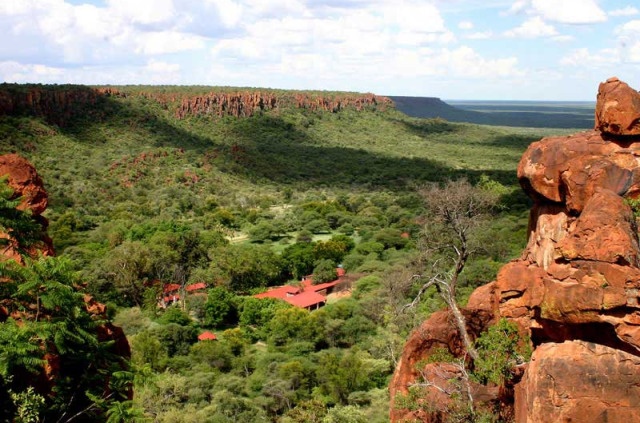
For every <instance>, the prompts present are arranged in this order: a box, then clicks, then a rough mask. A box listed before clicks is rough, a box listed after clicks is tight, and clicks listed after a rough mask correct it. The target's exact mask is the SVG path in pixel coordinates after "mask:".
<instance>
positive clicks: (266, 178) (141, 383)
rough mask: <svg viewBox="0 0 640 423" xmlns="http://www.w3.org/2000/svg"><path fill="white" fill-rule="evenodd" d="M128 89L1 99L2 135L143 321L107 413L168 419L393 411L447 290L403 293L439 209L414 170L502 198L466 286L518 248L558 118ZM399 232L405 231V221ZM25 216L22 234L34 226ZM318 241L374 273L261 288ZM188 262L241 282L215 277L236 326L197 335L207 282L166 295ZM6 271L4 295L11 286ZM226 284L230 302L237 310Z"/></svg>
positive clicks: (196, 276)
mask: <svg viewBox="0 0 640 423" xmlns="http://www.w3.org/2000/svg"><path fill="white" fill-rule="evenodd" d="M18 88H20V87H18ZM40 89H54V90H58V89H64V87H55V88H53V87H40ZM119 89H121V90H123V92H127V93H129V94H136V95H129V96H128V97H126V98H125V97H122V98H120V97H109V98H103V99H101V100H100V101H99V102H97V103H96V104H93V105H87V106H86V107H87V108H88V110H86V111H87V113H85V114H80V115H78V116H77V117H75V118H73V119H71V120H70V121H69V122H68V123H69V124H68V126H65V127H57V126H55V125H53V124H51V123H50V122H49V121H48V120H47V119H46V118H33V117H30V116H26V115H25V116H2V117H0V145H1V146H2V147H3V149H4V151H16V152H18V153H20V154H21V155H23V156H25V157H27V158H29V159H30V160H31V161H32V162H33V163H34V164H35V165H36V166H37V167H38V171H39V173H40V174H41V176H42V177H43V179H44V180H45V181H46V183H47V189H48V190H49V209H48V211H47V218H48V219H50V222H51V225H50V235H52V236H53V238H54V243H55V245H56V247H57V248H58V254H60V255H62V256H63V257H66V258H68V259H69V260H70V267H71V270H73V271H78V273H79V274H80V278H81V280H82V281H86V282H87V289H88V290H89V292H90V293H91V294H92V295H94V296H95V297H96V298H97V299H99V300H101V301H103V302H107V301H109V302H114V303H117V304H118V306H119V307H120V309H119V312H118V314H117V316H116V319H117V323H118V324H120V325H122V326H123V327H124V329H125V332H126V333H127V335H128V337H129V340H130V344H131V347H132V353H133V359H132V360H133V364H134V365H135V368H136V379H135V380H136V382H135V387H134V390H135V397H134V401H133V404H130V403H123V404H122V405H119V406H117V407H115V408H113V411H111V412H110V413H109V414H108V418H113V419H116V420H117V419H121V420H122V419H125V418H128V419H132V420H135V419H137V418H139V416H138V415H137V414H136V413H137V412H139V413H142V414H144V417H145V418H146V419H151V420H154V421H158V422H178V421H180V422H201V421H212V422H231V421H233V422H240V421H241V422H253V421H256V422H260V421H264V422H267V421H272V422H275V421H287V419H292V418H296V416H298V418H299V419H303V420H305V421H306V420H308V421H310V422H313V421H315V420H313V419H316V420H317V421H321V420H322V419H324V418H325V417H326V416H327V414H328V413H329V412H332V413H333V414H335V416H336V418H337V416H338V415H340V413H342V412H346V413H348V412H351V411H353V409H351V408H345V407H349V406H358V407H360V409H359V412H361V413H362V414H363V415H365V416H367V419H368V421H370V422H372V423H374V422H375V423H378V422H382V421H385V420H384V419H385V416H386V415H387V413H386V409H385V407H386V406H387V405H388V396H387V392H386V386H387V385H388V379H389V377H390V374H391V372H392V370H393V368H394V366H395V364H396V361H397V359H398V357H399V355H400V351H401V348H402V343H403V340H404V339H405V337H406V336H407V334H408V332H409V331H410V330H411V329H412V327H413V324H414V323H415V322H416V321H419V320H420V319H422V318H424V316H425V313H427V312H428V311H431V310H434V309H436V308H439V307H441V306H442V301H441V300H439V299H438V297H437V295H436V293H434V292H427V293H425V296H424V298H423V299H424V305H423V306H421V307H419V309H418V310H416V312H415V313H414V314H411V315H407V314H402V313H399V312H398V310H399V309H400V308H401V307H402V306H403V305H404V304H406V302H407V301H409V300H410V298H411V297H413V296H414V295H415V294H416V289H417V287H415V286H411V285H410V284H409V285H408V284H406V283H405V282H404V280H405V279H408V278H405V277H404V276H406V275H407V274H412V273H413V274H415V272H416V271H417V270H418V266H416V264H417V263H418V262H419V260H418V258H417V255H418V254H417V250H416V241H415V240H416V239H417V238H416V235H417V234H418V232H419V230H420V225H419V224H418V222H420V224H422V223H425V224H432V223H437V222H434V221H433V219H432V217H433V215H429V213H425V209H424V204H422V202H421V197H420V196H419V195H417V193H416V190H415V187H416V186H419V185H422V184H423V183H425V182H442V181H446V180H449V179H454V180H457V179H460V178H467V179H468V181H469V182H470V183H471V184H472V185H476V184H477V185H479V186H480V189H481V190H484V191H487V192H492V193H494V194H496V195H499V196H500V198H501V201H502V206H501V207H499V208H498V209H496V210H495V211H494V213H493V215H492V219H491V222H489V224H488V225H487V226H486V227H485V229H484V231H485V232H486V233H484V234H480V235H481V236H479V238H480V241H479V244H480V245H481V246H483V247H484V248H482V249H479V250H478V251H477V254H476V255H475V256H472V257H471V258H470V259H469V262H468V263H467V266H466V268H465V271H464V272H463V273H462V274H461V275H460V284H461V286H463V287H465V289H467V288H468V290H467V291H466V294H468V291H469V290H470V289H471V288H472V287H474V286H477V285H479V284H482V283H484V282H486V281H488V280H490V279H493V278H494V277H495V272H496V270H497V269H498V268H499V267H500V265H501V264H502V263H504V262H506V261H508V260H510V259H511V258H512V257H514V255H515V254H517V253H518V252H519V251H520V250H521V248H522V245H523V244H524V242H525V239H526V221H527V215H526V213H525V212H524V210H525V209H527V208H528V207H527V201H528V200H527V199H526V198H525V196H524V195H519V194H518V193H519V191H520V189H519V187H518V185H517V179H516V177H515V166H516V164H517V161H518V159H519V157H520V155H521V153H522V151H524V148H525V147H526V145H527V144H528V143H529V142H530V141H533V140H535V139H539V138H541V137H542V136H544V135H547V134H549V133H551V132H550V131H548V130H531V129H513V128H498V127H493V128H489V127H480V126H476V125H468V124H453V123H449V122H444V121H441V120H422V119H414V118H409V117H407V116H405V115H402V114H401V113H398V112H396V111H394V110H387V111H385V112H382V111H366V112H355V111H352V110H345V111H341V112H340V113H325V112H314V111H310V110H298V109H290V108H288V107H285V106H282V107H279V108H278V110H276V111H273V112H263V113H256V114H254V116H252V117H248V118H242V119H235V118H230V117H223V118H214V117H205V116H200V117H195V116H194V117H186V118H184V119H176V118H175V116H174V114H173V113H172V112H171V111H172V108H173V107H174V106H175V104H173V102H172V101H170V100H168V102H167V103H166V106H162V105H161V104H160V103H158V102H157V101H156V100H154V99H153V95H160V96H166V98H167V99H170V98H172V97H171V96H172V94H169V93H174V92H177V97H176V98H179V97H180V96H182V95H193V94H203V93H207V92H209V91H210V90H211V88H210V87H121V88H119ZM221 90H223V91H225V92H230V91H232V89H228V88H222V89H221ZM140 92H146V93H150V94H151V96H149V97H147V96H141V95H137V94H139V93H140ZM287 95H289V96H291V98H293V93H287ZM323 95H325V96H327V95H332V94H330V93H323ZM554 132H556V133H557V130H555V131H554ZM10 195H11V194H10V193H9V192H8V191H7V194H4V195H3V196H2V195H0V211H2V210H5V211H7V212H10V213H15V205H16V204H17V202H18V200H17V199H12V200H9V198H11V197H10ZM2 199H4V200H6V201H7V202H5V203H2V201H3V200H2ZM0 216H2V217H4V216H9V214H7V213H5V212H4V211H2V212H1V213H0ZM25 216H26V217H28V213H22V212H21V213H17V214H16V218H23V217H25ZM418 216H424V217H423V218H422V220H418V219H417V217H418ZM23 220H24V222H26V223H29V222H30V220H29V219H23ZM0 225H2V226H4V227H5V228H7V227H12V228H17V227H18V225H17V224H9V223H4V222H2V221H0ZM434 227H435V226H434ZM34 228H35V229H36V230H38V229H39V227H34ZM403 232H408V233H411V239H410V240H409V241H406V238H403V237H401V236H400V234H402V233H403ZM24 233H25V241H26V239H27V238H34V239H37V238H38V236H37V233H36V232H34V233H32V234H30V233H29V231H28V230H25V231H24ZM345 235H347V236H345ZM276 240H280V241H281V242H274V241H276ZM292 240H297V241H298V243H292V244H289V242H291V241H292ZM25 245H26V244H25ZM343 247H344V248H343ZM319 259H323V260H328V261H331V262H332V264H331V269H329V266H328V265H327V266H326V267H327V272H329V270H330V271H331V272H332V277H331V278H328V280H333V279H335V275H333V272H335V265H336V264H340V263H342V264H343V267H344V268H345V269H346V270H347V271H348V273H355V272H364V273H365V274H370V273H375V276H374V277H372V278H366V277H365V278H362V279H361V280H360V281H358V282H357V283H356V284H355V287H354V288H355V289H354V291H353V296H352V298H345V299H341V300H338V301H336V302H333V301H335V300H333V299H332V300H331V302H332V303H330V304H329V305H327V306H326V307H324V308H322V309H320V310H318V311H314V312H311V313H308V312H305V311H300V310H299V309H294V308H292V306H290V305H289V304H287V303H286V302H284V301H281V300H274V299H257V298H253V297H251V296H250V294H254V293H256V292H259V291H262V290H264V289H266V288H268V287H271V286H276V285H281V284H284V283H285V282H287V281H288V283H295V282H296V281H299V280H300V279H301V278H302V277H303V276H306V275H308V274H310V273H312V272H314V267H315V265H316V262H317V261H318V260H319ZM7 271H12V272H13V271H14V270H13V269H7ZM315 273H318V272H315ZM375 278H378V279H375ZM314 280H315V281H318V280H319V279H317V278H314ZM194 282H206V283H207V284H208V285H210V286H216V287H221V289H226V290H227V291H228V293H229V294H230V295H227V294H221V295H220V297H221V298H222V301H214V300H215V297H216V295H215V294H214V295H213V296H210V297H209V298H210V299H212V297H213V300H212V302H214V303H216V304H217V305H216V306H215V307H213V308H209V317H210V318H213V320H216V319H217V318H219V317H220V316H225V317H223V318H222V322H221V323H217V321H216V322H215V323H216V324H217V325H221V326H222V327H223V328H228V329H227V330H225V331H223V332H221V333H220V332H217V335H218V339H219V340H218V341H215V342H197V341H196V334H197V333H198V331H199V330H200V328H199V327H198V325H199V324H202V323H203V322H204V323H205V324H207V322H206V317H207V307H206V306H205V305H204V304H201V305H198V301H199V300H198V299H199V298H201V297H198V296H192V295H187V298H186V306H185V305H183V304H179V306H180V308H182V309H184V310H187V311H188V312H189V313H190V314H191V315H192V316H195V317H196V320H195V321H193V322H191V321H187V320H186V319H185V318H184V315H183V314H182V313H180V312H179V309H178V308H177V307H176V308H175V310H176V311H173V310H172V309H170V310H169V311H168V312H166V313H164V314H163V313H161V312H159V310H158V309H157V304H156V303H157V298H158V296H159V295H160V290H159V289H158V287H161V286H162V284H165V283H177V284H179V285H181V286H185V285H187V284H189V283H194ZM0 285H2V286H1V287H0V288H1V289H2V290H3V291H2V294H3V296H5V297H6V296H11V295H13V294H14V293H15V291H16V289H17V288H16V286H15V285H14V286H7V285H6V284H0ZM216 289H217V288H216ZM60 291H61V292H62V290H60ZM227 291H225V292H227ZM5 294H6V295H5ZM43 294H44V293H43ZM463 294H464V293H459V296H462V295H463ZM347 295H348V294H347ZM231 296H233V299H231ZM63 297H64V296H63ZM31 299H33V298H31ZM63 299H64V298H61V299H59V300H60V301H63ZM26 300H30V299H27V298H25V301H26ZM64 301H67V300H64ZM74 301H76V300H75V299H74V300H73V301H70V302H67V304H75V303H74ZM224 304H230V305H231V311H230V312H229V314H225V309H226V308H225V306H224ZM132 306H133V308H130V307H132ZM214 309H215V312H213V311H212V310H214ZM234 309H237V318H238V321H239V322H238V323H239V324H238V326H237V327H234V324H235V323H236V316H235V312H234ZM80 314H82V313H80ZM174 314H175V315H174ZM214 316H215V317H214ZM96 323H97V322H96ZM208 323H209V324H213V323H214V322H213V321H209V322H208ZM3 325H4V326H3V328H2V330H0V338H2V339H5V341H6V343H7V344H9V343H11V345H15V346H18V347H20V348H22V350H21V353H20V354H8V355H7V361H5V362H6V363H8V365H10V366H21V367H22V368H24V369H29V368H31V367H32V368H34V369H35V368H37V367H38V366H39V365H40V364H41V361H40V360H41V357H42V352H41V351H40V350H38V349H36V348H34V347H33V345H31V344H29V343H28V342H27V341H28V340H29V339H30V337H31V336H33V332H30V331H29V330H28V329H29V325H27V326H26V327H24V328H23V327H18V326H17V325H15V324H13V323H12V322H11V321H10V320H7V322H5V323H3ZM72 332H73V331H72ZM74 334H75V333H74ZM59 336H60V338H61V339H62V338H64V337H65V336H66V335H65V334H61V335H59ZM0 344H1V343H0ZM105 347H106V346H105ZM74 348H75V347H74ZM85 350H86V348H85V349H83V348H79V349H78V351H80V355H81V356H82V360H80V361H81V362H80V363H79V365H78V367H77V368H78V372H79V373H81V372H82V371H84V370H83V369H84V367H83V365H84V363H86V362H88V361H84V358H85V356H90V355H91V354H90V353H87V354H85V355H83V354H84V353H82V351H85ZM9 352H11V351H9ZM14 352H15V351H14ZM118 364H120V363H118ZM14 368H15V367H14ZM74 377H75V375H74ZM72 379H73V378H71V377H70V379H69V380H72ZM97 379H98V378H89V380H88V381H86V383H85V382H83V384H82V389H84V387H86V386H90V387H91V390H92V392H94V391H97V390H98V389H97V387H101V386H104V384H103V383H102V381H100V380H97ZM12 383H14V384H15V383H17V382H12ZM16 392H23V390H20V389H17V390H16ZM65 392H69V391H65ZM65 392H63V393H62V395H63V396H62V397H60V398H63V397H64V395H65ZM374 392H375V393H376V395H375V398H374V395H373V393H374ZM94 393H96V394H97V392H94ZM3 394H4V391H3V392H0V397H2V395H3ZM5 397H6V398H8V396H5ZM80 397H82V398H81V402H83V401H84V402H83V404H84V403H86V400H87V398H84V397H83V396H82V395H80ZM99 399H100V398H97V400H99ZM47 401H49V399H47ZM61 401H62V400H61ZM1 402H2V400H0V403H1ZM98 402H99V401H96V403H98ZM336 404H339V405H340V407H334V406H335V405H336ZM0 405H1V406H2V407H4V406H5V403H2V404H0ZM47 406H49V402H48V403H47ZM78 406H79V404H78ZM131 406H132V407H133V409H132V408H131ZM2 407H0V409H1V408H2ZM5 408H7V409H9V408H11V409H12V410H13V409H14V406H13V405H7V406H6V407H5ZM104 409H106V410H108V409H110V407H109V406H106V405H105V407H104ZM294 410H297V411H295V412H294ZM331 410H333V411H331ZM297 412H299V413H298V414H296V413H297ZM103 416H107V414H103ZM112 416H113V417H112ZM127 416H128V417H127ZM105 418H107V417H105ZM354 418H356V417H354ZM358 418H359V417H358ZM49 420H51V419H50V418H49V419H47V421H49ZM55 420H56V419H53V420H52V421H55ZM294 421H296V420H294Z"/></svg>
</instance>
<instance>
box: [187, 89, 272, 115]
mask: <svg viewBox="0 0 640 423" xmlns="http://www.w3.org/2000/svg"><path fill="white" fill-rule="evenodd" d="M277 104H278V99H277V98H276V96H275V95H274V94H271V93H261V92H260V91H256V92H236V93H215V92H212V93H209V94H207V95H203V96H193V97H188V98H185V99H183V100H182V102H181V103H180V106H178V108H177V110H176V117H177V118H178V119H184V118H185V117H188V116H207V115H210V116H218V117H222V116H234V117H249V116H253V115H254V114H255V113H256V112H262V111H265V110H273V109H275V108H276V106H277Z"/></svg>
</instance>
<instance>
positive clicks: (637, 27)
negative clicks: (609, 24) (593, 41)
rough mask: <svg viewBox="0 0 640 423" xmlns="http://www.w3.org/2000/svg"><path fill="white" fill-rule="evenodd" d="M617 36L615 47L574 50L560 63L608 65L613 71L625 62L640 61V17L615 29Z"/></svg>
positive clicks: (566, 64)
mask: <svg viewBox="0 0 640 423" xmlns="http://www.w3.org/2000/svg"><path fill="white" fill-rule="evenodd" d="M614 34H615V35H616V36H617V39H616V41H617V45H616V46H615V47H611V48H606V49H601V50H596V51H591V50H590V49H588V48H580V49H576V50H573V51H572V52H571V53H569V54H568V55H566V56H565V57H564V58H563V59H562V60H561V61H560V64H561V65H564V66H584V64H585V63H588V64H589V65H590V66H600V67H608V68H610V69H611V70H612V71H613V70H614V69H615V68H616V67H619V66H620V65H623V64H636V63H640V19H636V20H632V21H629V22H626V23H624V24H623V25H620V26H618V27H617V28H616V29H615V30H614Z"/></svg>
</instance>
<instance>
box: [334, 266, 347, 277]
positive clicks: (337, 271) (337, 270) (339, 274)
mask: <svg viewBox="0 0 640 423" xmlns="http://www.w3.org/2000/svg"><path fill="white" fill-rule="evenodd" d="M336 273H337V274H338V277H339V278H341V277H342V276H344V274H345V273H346V272H345V270H344V269H343V268H342V267H338V268H337V269H336Z"/></svg>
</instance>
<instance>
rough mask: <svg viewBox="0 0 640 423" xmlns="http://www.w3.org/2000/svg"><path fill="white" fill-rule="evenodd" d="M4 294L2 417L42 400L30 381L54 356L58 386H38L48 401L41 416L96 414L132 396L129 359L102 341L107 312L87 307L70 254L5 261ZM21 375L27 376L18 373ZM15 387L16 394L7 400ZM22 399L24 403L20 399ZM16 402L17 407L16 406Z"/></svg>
mask: <svg viewBox="0 0 640 423" xmlns="http://www.w3.org/2000/svg"><path fill="white" fill-rule="evenodd" d="M0 280H3V283H2V284H1V285H2V287H1V288H0V289H1V296H2V297H3V304H2V305H3V308H4V310H5V313H6V314H7V315H8V316H13V317H10V318H8V319H6V320H5V321H4V322H2V323H0V421H5V420H7V421H13V418H14V417H15V413H21V412H25V410H24V409H22V411H21V408H23V406H27V404H26V403H24V401H26V402H27V403H33V401H36V402H39V400H38V399H37V398H35V397H33V396H32V395H30V394H29V389H28V388H29V386H32V385H33V386H35V387H36V388H40V387H41V386H42V385H41V384H40V383H39V381H40V380H41V378H42V376H43V374H44V373H43V372H44V369H43V367H44V366H45V365H46V364H47V363H48V362H50V361H49V360H51V359H55V360H56V361H55V363H57V365H58V367H57V368H56V371H55V374H56V376H55V391H50V392H39V393H40V394H41V395H42V396H43V397H44V399H45V405H44V406H43V408H42V409H41V410H39V421H45V420H46V421H66V420H65V419H69V418H70V417H71V416H73V415H75V414H78V416H83V418H85V417H86V419H88V420H91V417H92V416H93V417H95V415H96V413H99V411H100V409H101V408H103V407H109V406H111V405H113V403H114V402H115V401H121V400H123V399H126V392H127V391H128V386H127V385H126V383H125V384H124V385H123V384H120V383H119V382H121V381H122V380H124V379H125V378H126V377H127V376H126V375H128V372H125V371H123V369H126V368H127V362H126V359H125V358H123V357H119V356H116V355H115V354H114V345H113V342H111V341H110V340H103V341H101V340H100V339H99V337H98V331H99V329H98V328H99V326H100V325H102V324H104V323H106V322H107V321H106V316H101V315H93V314H92V313H90V312H89V311H88V310H87V305H86V304H85V302H84V295H83V293H82V292H79V291H78V290H77V288H76V287H77V286H78V280H77V279H76V278H75V276H74V272H73V271H72V268H71V264H70V262H69V261H68V260H66V259H63V258H56V257H47V258H40V259H38V260H34V259H28V258H25V266H24V267H23V266H19V265H18V264H17V263H16V262H15V261H5V262H0ZM15 375H21V376H20V377H14V376H15ZM9 393H13V394H15V395H13V399H14V400H13V401H11V402H10V403H7V400H8V399H9V398H10V397H11V395H9ZM16 399H17V401H18V403H16V402H15V400H16ZM16 407H17V409H15V408H16Z"/></svg>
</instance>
